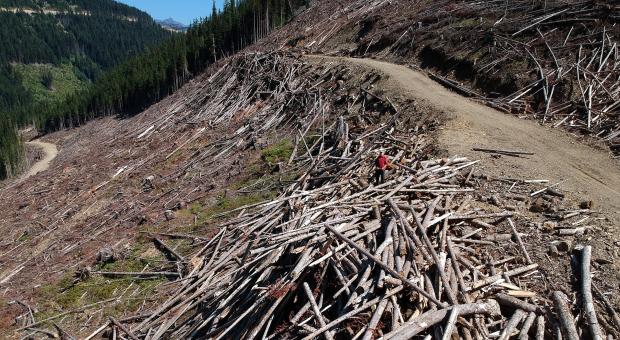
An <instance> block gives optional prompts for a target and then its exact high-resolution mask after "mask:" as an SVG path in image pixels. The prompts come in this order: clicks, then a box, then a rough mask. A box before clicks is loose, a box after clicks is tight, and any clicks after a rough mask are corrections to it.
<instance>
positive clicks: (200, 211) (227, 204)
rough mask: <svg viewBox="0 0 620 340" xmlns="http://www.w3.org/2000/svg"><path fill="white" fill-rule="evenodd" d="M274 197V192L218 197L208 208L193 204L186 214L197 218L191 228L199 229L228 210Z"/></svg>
mask: <svg viewBox="0 0 620 340" xmlns="http://www.w3.org/2000/svg"><path fill="white" fill-rule="evenodd" d="M274 197H276V192H274V191H266V192H262V193H255V194H251V195H234V196H226V197H220V198H219V199H218V200H217V202H216V203H215V204H214V205H212V206H209V207H205V206H203V205H202V204H201V203H198V202H196V203H194V204H192V205H190V206H189V207H188V209H187V213H188V214H190V215H195V216H197V221H196V224H195V225H194V226H192V228H196V227H201V226H204V225H205V224H208V223H211V222H213V221H214V219H215V216H216V215H218V214H222V213H225V212H227V211H230V210H234V209H237V208H240V207H243V206H245V205H251V204H256V203H260V202H263V201H267V200H270V199H273V198H274Z"/></svg>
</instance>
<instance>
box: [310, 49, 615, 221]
mask: <svg viewBox="0 0 620 340" xmlns="http://www.w3.org/2000/svg"><path fill="white" fill-rule="evenodd" d="M320 58H326V59H329V60H337V61H341V62H347V63H354V64H358V65H365V66H367V67H372V68H374V69H376V70H379V71H381V72H382V73H384V74H386V75H387V76H389V78H390V80H389V81H387V82H386V84H385V87H386V89H388V90H389V91H390V92H393V93H397V94H401V95H404V96H409V97H411V98H414V99H416V100H417V101H418V102H419V104H420V106H422V107H424V106H429V107H431V108H435V109H439V110H441V111H444V112H446V113H447V114H448V115H449V117H450V118H451V119H450V120H449V122H448V123H447V124H446V126H445V127H444V129H443V132H442V133H441V134H440V136H439V142H440V146H441V147H442V148H444V149H446V150H447V152H448V153H449V154H451V155H454V154H458V155H464V156H468V157H471V158H474V159H481V160H482V166H484V167H485V170H486V172H487V173H489V174H492V175H494V176H498V177H506V178H519V179H546V180H549V181H550V182H551V183H557V182H562V183H561V184H560V185H559V187H560V188H561V189H563V190H566V191H569V192H571V193H572V195H573V196H574V198H575V199H578V200H592V201H594V204H595V208H596V209H598V208H600V209H602V210H603V211H605V212H606V213H607V214H608V216H609V217H610V218H612V219H613V220H614V221H619V220H620V168H619V167H618V164H617V163H616V162H615V161H614V160H613V159H612V158H611V156H610V154H609V152H608V151H606V150H604V149H602V148H597V147H593V146H589V145H586V144H584V143H581V142H580V141H579V140H578V139H577V138H575V137H574V136H572V135H569V134H568V133H566V132H564V131H559V130H557V129H550V128H546V127H544V126H541V125H539V124H538V123H536V122H534V121H531V120H524V119H519V118H517V117H515V116H511V115H507V114H504V113H502V112H499V111H497V110H494V109H492V108H489V107H488V106H485V105H482V104H480V103H477V102H475V101H472V100H470V99H467V98H465V97H462V96H460V95H458V94H456V93H454V92H452V91H450V90H448V89H446V88H444V87H443V86H441V85H439V84H438V83H436V82H434V81H433V80H431V79H430V78H428V77H427V76H426V75H425V74H424V73H422V72H419V71H416V70H412V69H410V68H408V67H406V66H402V65H396V64H391V63H387V62H382V61H377V60H372V59H355V58H340V57H334V58H332V57H320ZM474 147H483V148H493V149H503V150H522V151H527V152H531V153H534V155H531V156H525V157H508V156H502V157H501V158H495V157H493V156H492V155H490V154H487V153H483V152H477V151H473V150H472V148H474Z"/></svg>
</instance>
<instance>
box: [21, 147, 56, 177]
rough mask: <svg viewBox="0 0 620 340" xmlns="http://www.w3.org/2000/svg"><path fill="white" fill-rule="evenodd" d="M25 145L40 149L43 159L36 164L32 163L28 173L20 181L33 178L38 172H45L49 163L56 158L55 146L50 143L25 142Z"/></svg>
mask: <svg viewBox="0 0 620 340" xmlns="http://www.w3.org/2000/svg"><path fill="white" fill-rule="evenodd" d="M26 145H29V146H33V147H35V148H38V149H41V150H42V151H43V158H41V160H39V161H38V162H36V163H34V165H32V167H31V168H30V169H28V172H26V173H25V174H24V175H23V176H22V178H21V180H24V179H26V178H28V177H31V176H34V175H36V174H38V173H39V172H42V171H45V170H47V169H48V168H49V167H50V163H51V162H52V160H54V158H56V156H57V155H58V148H57V147H56V145H54V144H51V143H45V142H41V141H39V140H35V141H32V142H27V143H26Z"/></svg>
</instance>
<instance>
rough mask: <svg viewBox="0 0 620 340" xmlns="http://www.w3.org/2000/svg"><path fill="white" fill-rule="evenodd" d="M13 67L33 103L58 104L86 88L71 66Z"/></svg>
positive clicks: (20, 65)
mask: <svg viewBox="0 0 620 340" xmlns="http://www.w3.org/2000/svg"><path fill="white" fill-rule="evenodd" d="M14 67H15V69H16V70H17V72H19V73H20V75H21V77H22V84H23V85H24V88H26V90H27V91H28V92H29V93H30V94H31V96H32V100H33V101H34V102H35V103H41V104H43V103H47V104H49V103H58V102H61V101H62V100H64V99H65V98H67V97H68V96H69V95H71V94H73V93H75V92H76V91H79V90H81V89H84V88H85V86H86V83H85V82H83V81H81V80H80V79H79V78H78V76H77V74H76V73H75V69H74V66H73V65H71V64H61V65H58V66H56V65H53V64H27V65H23V64H16V65H14Z"/></svg>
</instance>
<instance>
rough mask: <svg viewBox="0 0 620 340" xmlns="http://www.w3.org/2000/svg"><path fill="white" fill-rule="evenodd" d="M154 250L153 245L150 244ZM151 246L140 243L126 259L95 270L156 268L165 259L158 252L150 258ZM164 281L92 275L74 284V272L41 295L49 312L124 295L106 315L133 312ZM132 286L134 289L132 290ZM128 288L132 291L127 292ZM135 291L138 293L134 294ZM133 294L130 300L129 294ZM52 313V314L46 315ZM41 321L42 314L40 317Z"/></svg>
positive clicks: (47, 288)
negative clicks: (149, 250) (46, 302)
mask: <svg viewBox="0 0 620 340" xmlns="http://www.w3.org/2000/svg"><path fill="white" fill-rule="evenodd" d="M150 247H152V248H154V246H152V245H150ZM148 249H149V245H148V244H147V243H137V244H136V245H135V246H134V248H133V249H132V250H131V251H130V254H129V255H128V257H127V258H126V259H124V260H118V261H115V262H112V263H107V264H102V265H97V266H96V267H95V269H94V270H100V271H118V272H139V271H142V270H143V269H144V268H145V267H146V266H147V265H148V266H151V267H153V266H157V265H158V264H159V263H158V261H160V260H163V257H161V255H160V254H159V252H157V253H156V254H158V255H157V256H149V255H148V253H149V252H148ZM162 282H164V279H163V278H162V279H149V280H135V279H131V278H107V277H104V276H101V275H96V274H93V275H92V276H90V277H88V278H86V279H85V280H82V281H79V282H77V283H76V284H74V277H73V275H72V273H68V274H66V275H65V276H63V277H62V278H61V279H60V281H58V282H56V283H50V284H47V285H45V286H42V287H41V288H40V294H41V295H42V296H43V297H44V298H45V299H46V301H48V304H47V305H46V306H45V307H46V309H57V308H60V309H62V310H68V309H73V308H78V307H80V306H84V305H87V304H91V303H95V302H99V301H103V300H107V299H111V298H113V297H118V296H121V294H123V292H125V294H124V295H123V296H124V297H125V298H123V299H121V301H120V302H119V303H114V304H112V305H110V306H109V307H107V308H106V313H112V312H113V313H115V314H118V313H125V312H132V311H134V310H135V309H137V307H138V306H139V305H140V304H141V303H142V302H143V301H144V300H145V299H148V298H149V297H151V296H152V295H153V294H154V292H155V288H156V287H157V286H158V285H159V284H161V283H162ZM130 286H131V287H130ZM128 288H129V289H128ZM134 291H135V292H136V293H135V294H133V293H134ZM130 294H132V296H131V297H129V295H130ZM47 313H49V312H47ZM38 317H40V318H42V317H43V315H38Z"/></svg>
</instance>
